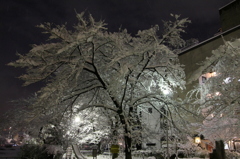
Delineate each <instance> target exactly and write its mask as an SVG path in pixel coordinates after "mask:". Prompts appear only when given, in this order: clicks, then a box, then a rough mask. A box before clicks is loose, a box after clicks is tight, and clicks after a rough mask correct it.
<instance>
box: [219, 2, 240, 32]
mask: <svg viewBox="0 0 240 159" xmlns="http://www.w3.org/2000/svg"><path fill="white" fill-rule="evenodd" d="M219 14H220V20H221V25H222V31H226V30H228V29H231V28H233V27H235V26H237V25H239V24H240V18H239V17H240V0H235V1H233V2H232V3H230V4H228V5H227V6H224V7H222V8H220V9H219Z"/></svg>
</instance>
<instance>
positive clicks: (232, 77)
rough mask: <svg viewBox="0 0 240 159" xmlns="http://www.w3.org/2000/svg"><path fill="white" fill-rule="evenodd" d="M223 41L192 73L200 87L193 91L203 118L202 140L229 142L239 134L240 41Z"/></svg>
mask: <svg viewBox="0 0 240 159" xmlns="http://www.w3.org/2000/svg"><path fill="white" fill-rule="evenodd" d="M223 41H224V45H221V46H220V47H219V48H218V49H216V50H213V51H212V56H211V57H208V58H207V59H206V60H205V61H204V62H203V63H202V64H201V66H200V67H199V69H198V70H196V72H195V73H194V76H193V78H192V79H191V80H192V81H194V80H197V78H198V77H201V78H203V79H204V82H203V84H201V85H200V86H199V87H198V88H196V89H195V90H194V92H195V93H198V97H199V98H198V99H197V100H196V101H195V102H196V103H195V104H197V105H199V106H200V107H199V113H200V114H202V115H203V116H204V117H205V120H204V121H203V125H202V128H201V133H202V134H204V136H205V137H207V138H209V139H212V140H216V139H222V140H225V141H229V140H230V139H232V138H233V137H235V136H237V134H238V132H239V128H240V127H239V115H240V114H239V113H240V105H239V104H240V69H239V68H240V61H239V59H240V39H236V40H233V41H225V40H224V38H223Z"/></svg>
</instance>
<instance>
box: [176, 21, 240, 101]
mask: <svg viewBox="0 0 240 159" xmlns="http://www.w3.org/2000/svg"><path fill="white" fill-rule="evenodd" d="M239 37H240V26H237V27H235V28H233V29H230V30H228V31H226V32H222V33H220V34H218V35H215V36H214V37H212V38H210V39H208V40H206V41H203V42H201V43H199V44H197V45H195V46H192V47H189V48H187V49H185V50H183V51H182V52H181V53H180V54H179V60H180V63H181V64H183V65H184V69H185V74H186V81H187V83H189V79H190V78H191V77H192V76H193V75H194V72H195V71H196V70H197V69H198V68H199V64H200V63H201V62H202V61H204V60H205V59H206V58H207V57H210V56H211V55H212V50H215V49H217V48H218V47H219V46H220V45H223V44H224V40H225V41H230V40H233V39H236V38H239ZM198 83H199V82H198V81H195V82H193V83H189V84H187V88H186V90H185V91H184V92H183V93H180V94H179V97H181V98H185V95H186V93H187V92H188V91H189V90H191V89H192V88H193V86H194V85H197V84H198Z"/></svg>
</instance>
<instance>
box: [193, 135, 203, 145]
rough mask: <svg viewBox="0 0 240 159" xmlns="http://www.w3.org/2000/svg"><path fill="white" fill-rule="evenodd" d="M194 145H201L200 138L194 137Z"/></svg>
mask: <svg viewBox="0 0 240 159" xmlns="http://www.w3.org/2000/svg"><path fill="white" fill-rule="evenodd" d="M194 141H195V143H196V144H200V143H201V138H200V137H199V136H196V137H195V139H194Z"/></svg>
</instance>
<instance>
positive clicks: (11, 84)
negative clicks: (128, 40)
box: [0, 0, 232, 113]
mask: <svg viewBox="0 0 240 159" xmlns="http://www.w3.org/2000/svg"><path fill="white" fill-rule="evenodd" d="M231 1H232V0H1V5H0V40H1V43H0V51H1V58H0V113H3V112H5V111H6V110H7V109H9V108H11V107H12V104H11V103H10V102H9V101H10V100H14V99H18V98H24V97H27V96H29V95H31V94H33V92H35V91H37V90H38V89H39V84H34V85H30V86H27V87H22V86H21V85H22V83H23V82H22V81H20V80H18V79H16V77H18V76H19V75H21V73H22V71H23V70H21V69H16V68H13V67H9V66H6V64H7V63H9V62H11V61H14V60H16V59H17V56H16V55H15V54H16V52H19V53H21V54H24V53H27V52H28V51H29V50H30V49H31V47H30V44H40V43H44V42H45V40H46V37H47V36H46V35H44V34H42V33H41V31H42V30H41V29H39V28H36V27H35V26H36V25H38V24H40V23H43V22H52V23H55V24H64V23H65V22H67V24H68V26H71V25H72V24H74V23H76V18H75V10H76V11H77V12H79V13H80V12H82V11H86V13H91V14H92V15H93V17H94V18H95V19H96V20H99V19H103V20H105V22H106V23H108V28H109V30H110V31H118V28H119V27H120V26H121V27H122V28H127V30H128V32H129V33H132V34H133V35H134V34H136V32H137V31H138V30H142V29H147V28H150V27H151V26H153V25H155V24H158V25H162V20H169V18H170V16H169V15H170V13H173V14H181V17H184V18H185V17H188V18H189V19H190V20H191V21H192V23H191V24H190V25H189V26H188V28H187V33H186V34H185V35H184V39H185V40H187V39H190V38H197V39H199V41H203V40H206V39H208V38H210V37H212V36H213V35H214V34H215V33H216V32H217V31H218V29H219V28H220V27H221V25H220V21H219V15H218V9H219V8H220V7H222V6H224V5H226V4H228V3H229V2H231Z"/></svg>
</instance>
